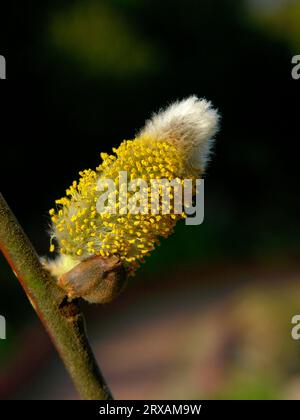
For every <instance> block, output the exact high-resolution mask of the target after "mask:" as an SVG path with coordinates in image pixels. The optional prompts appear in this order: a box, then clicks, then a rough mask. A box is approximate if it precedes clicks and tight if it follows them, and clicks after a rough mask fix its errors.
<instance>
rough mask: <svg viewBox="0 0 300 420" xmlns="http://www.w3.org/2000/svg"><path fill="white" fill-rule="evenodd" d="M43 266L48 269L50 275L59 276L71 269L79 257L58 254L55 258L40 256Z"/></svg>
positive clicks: (78, 261)
mask: <svg viewBox="0 0 300 420" xmlns="http://www.w3.org/2000/svg"><path fill="white" fill-rule="evenodd" d="M40 261H41V263H42V264H43V266H44V267H45V268H46V269H47V270H48V271H50V273H51V274H52V276H54V277H56V278H59V277H60V276H62V275H63V274H64V273H67V272H68V271H70V270H72V268H74V267H75V266H76V265H77V264H79V263H80V258H75V257H72V256H70V255H65V254H58V255H56V257H55V259H49V258H47V257H41V258H40Z"/></svg>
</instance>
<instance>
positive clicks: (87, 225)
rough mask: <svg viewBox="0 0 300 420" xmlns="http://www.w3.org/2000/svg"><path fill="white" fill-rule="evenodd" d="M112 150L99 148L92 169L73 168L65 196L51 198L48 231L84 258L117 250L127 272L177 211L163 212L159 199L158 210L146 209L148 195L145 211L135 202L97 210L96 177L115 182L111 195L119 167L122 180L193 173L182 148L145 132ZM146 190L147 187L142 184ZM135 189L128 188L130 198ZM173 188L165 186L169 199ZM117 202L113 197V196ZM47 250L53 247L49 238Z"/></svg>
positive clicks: (162, 233) (180, 177)
mask: <svg viewBox="0 0 300 420" xmlns="http://www.w3.org/2000/svg"><path fill="white" fill-rule="evenodd" d="M113 153H114V154H111V155H109V154H107V153H101V158H102V163H101V165H100V166H99V167H98V168H96V169H95V170H91V169H88V170H84V171H81V172H80V173H79V175H80V179H79V181H78V182H77V181H74V182H73V183H72V185H71V186H70V187H69V188H68V189H67V190H66V196H65V197H63V198H61V199H59V200H56V205H57V208H56V210H54V209H51V210H50V212H49V213H50V215H51V219H52V222H53V237H55V239H56V241H57V244H58V249H59V251H60V252H61V253H64V254H67V255H70V256H74V257H80V258H87V257H89V256H92V255H102V256H110V255H113V254H115V255H118V256H119V257H120V258H121V259H122V260H123V262H124V265H125V266H126V267H127V269H128V271H129V272H131V273H133V272H134V271H135V269H136V268H137V267H138V266H139V262H143V261H144V257H145V256H147V255H148V254H149V253H150V252H151V251H152V250H153V249H154V248H155V246H156V245H158V244H159V238H160V237H168V236H169V235H170V234H171V233H172V231H173V228H174V226H175V224H176V222H177V221H178V220H179V219H182V218H184V217H185V214H184V213H181V214H174V213H171V214H163V210H164V203H161V202H160V204H159V208H157V209H156V210H157V213H158V214H151V203H150V199H149V201H148V202H147V203H146V206H147V207H148V214H140V213H137V214H135V211H134V210H135V206H134V205H132V206H131V207H129V208H128V213H127V214H122V211H121V210H122V209H120V208H117V210H118V211H117V213H116V214H112V213H111V212H109V211H106V212H103V213H101V214H100V213H98V211H97V209H96V204H97V200H98V198H99V196H100V194H101V193H100V192H99V191H98V189H97V182H98V181H99V179H100V180H103V179H112V180H114V181H115V184H116V187H117V188H116V192H115V193H114V194H115V195H116V198H118V197H119V194H120V193H121V191H119V173H120V171H127V174H128V182H129V181H130V180H132V179H137V178H139V179H143V180H145V181H147V182H148V185H150V180H151V179H162V178H166V179H168V180H169V181H172V180H173V179H177V182H178V184H180V183H181V184H182V183H183V179H185V178H190V179H191V178H192V179H195V174H194V173H193V171H192V169H191V168H190V166H189V165H188V162H187V161H186V158H185V155H184V151H183V150H180V149H178V148H177V147H175V145H173V144H172V143H171V142H168V141H155V140H153V139H151V138H149V137H142V138H137V139H134V140H124V141H123V142H122V143H121V145H120V146H119V147H118V148H113ZM148 191H150V189H149V188H148ZM134 194H135V193H134V192H132V193H130V192H129V193H128V199H130V198H131V197H132V196H133V195H134ZM173 196H174V191H170V200H171V203H172V199H173ZM117 202H118V200H117ZM50 251H54V246H53V245H52V244H51V246H50Z"/></svg>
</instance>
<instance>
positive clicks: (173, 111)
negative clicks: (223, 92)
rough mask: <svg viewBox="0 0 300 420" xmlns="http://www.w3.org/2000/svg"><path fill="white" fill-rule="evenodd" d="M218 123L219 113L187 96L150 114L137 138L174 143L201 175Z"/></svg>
mask: <svg viewBox="0 0 300 420" xmlns="http://www.w3.org/2000/svg"><path fill="white" fill-rule="evenodd" d="M219 120H220V116H219V113H218V111H217V110H216V109H214V108H213V107H212V104H211V102H209V101H207V100H206V99H199V98H197V96H190V97H188V98H186V99H183V100H181V101H176V102H174V103H172V104H171V105H170V106H168V107H167V108H165V109H161V110H160V111H159V112H158V113H156V114H153V116H152V118H150V119H149V120H148V121H146V124H145V126H144V128H143V129H142V130H141V131H140V132H139V136H149V137H151V138H154V139H156V140H161V141H165V140H169V141H172V142H174V144H176V146H178V147H179V148H181V149H182V150H183V152H184V153H185V155H186V158H187V159H188V162H189V163H190V164H191V166H192V167H193V168H195V169H197V170H199V171H201V172H204V170H205V168H206V166H207V163H208V161H209V156H210V152H211V147H212V145H213V143H214V135H215V134H216V133H217V131H218V128H219Z"/></svg>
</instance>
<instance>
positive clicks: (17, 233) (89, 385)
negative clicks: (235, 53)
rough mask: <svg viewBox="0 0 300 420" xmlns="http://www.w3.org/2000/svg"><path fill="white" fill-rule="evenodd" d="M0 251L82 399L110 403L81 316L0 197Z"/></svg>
mask: <svg viewBox="0 0 300 420" xmlns="http://www.w3.org/2000/svg"><path fill="white" fill-rule="evenodd" d="M0 249H1V251H2V252H3V254H4V256H5V257H6V259H7V261H8V262H9V264H10V266H11V268H12V270H13V271H14V273H15V275H16V277H17V278H18V280H19V282H20V283H21V285H22V287H23V289H24V290H25V293H26V295H27V297H28V299H29V301H30V303H31V305H32V306H33V308H34V310H35V311H36V312H37V314H38V316H39V318H40V319H41V321H42V322H43V324H44V326H45V327H46V329H47V331H48V333H49V335H50V337H51V338H52V341H53V343H54V344H55V346H56V348H57V350H58V352H59V354H60V355H61V358H62V359H63V361H64V363H65V366H66V368H67V370H68V371H69V373H70V375H71V377H72V379H73V381H74V384H75V386H76V388H77V390H78V392H79V394H80V396H81V398H83V399H89V400H108V399H112V395H111V393H110V390H109V389H108V387H107V385H106V383H105V380H104V378H103V376H102V374H101V372H100V369H99V368H98V366H97V362H96V360H95V357H94V355H93V352H92V350H91V347H90V344H89V342H88V339H87V336H86V332H85V326H84V319H83V315H82V314H81V312H80V310H79V307H78V303H77V302H76V301H73V302H68V300H67V299H66V298H65V295H64V292H63V291H62V289H60V288H59V287H58V286H57V285H56V282H55V280H54V279H53V278H52V277H51V276H50V274H49V273H48V272H47V271H46V270H45V269H44V268H43V266H42V265H41V263H40V261H39V258H38V255H37V253H36V251H35V249H34V248H33V246H32V244H31V243H30V241H29V239H28V238H27V236H26V235H25V233H24V232H23V230H22V228H21V226H20V225H19V223H18V221H17V219H16V218H15V216H14V215H13V213H12V211H11V210H10V208H9V207H8V205H7V203H6V201H5V200H4V198H3V196H2V194H1V193H0Z"/></svg>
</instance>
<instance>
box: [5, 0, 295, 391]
mask: <svg viewBox="0 0 300 420" xmlns="http://www.w3.org/2000/svg"><path fill="white" fill-rule="evenodd" d="M7 8H8V10H7V13H4V14H3V15H2V16H1V38H0V54H2V55H4V56H5V57H6V60H7V78H8V80H7V81H6V82H2V83H1V90H0V91H1V95H2V96H1V97H2V107H1V116H2V118H1V128H2V133H1V149H0V150H1V152H0V164H1V168H0V171H1V172H0V176H1V178H0V179H1V191H2V193H3V194H4V196H5V198H6V200H7V201H8V202H9V204H10V206H11V207H12V209H13V211H14V212H15V214H16V215H17V217H18V219H19V221H20V222H21V224H22V226H23V227H24V229H25V230H26V232H27V233H28V235H29V237H30V239H31V240H32V242H33V244H34V245H35V247H36V249H37V250H38V252H39V254H40V255H46V254H47V253H48V247H49V238H48V235H47V230H48V224H49V218H48V209H50V208H51V207H52V205H53V201H54V200H55V199H56V198H58V197H60V196H62V195H63V194H64V190H65V188H66V187H67V186H69V184H70V183H71V182H72V181H73V179H76V178H77V177H78V171H79V170H82V169H85V168H94V167H95V166H97V165H98V164H99V162H100V156H99V154H100V152H109V151H111V148H112V146H116V145H118V144H119V143H120V141H122V140H123V139H124V138H126V139H129V138H133V137H134V134H135V133H136V131H137V130H138V129H139V128H140V127H141V126H142V125H143V124H144V121H145V119H146V118H148V117H149V116H150V114H151V112H152V111H155V110H157V109H158V108H160V107H161V106H164V105H166V104H168V103H170V102H171V101H173V100H175V99H180V98H184V97H186V96H189V95H191V94H196V95H198V96H199V97H206V98H207V99H209V100H211V101H212V102H213V104H214V105H215V106H216V107H217V108H218V109H219V110H220V112H221V114H222V124H221V131H220V133H219V134H218V136H217V141H216V147H215V150H214V156H213V159H212V162H211V164H210V167H209V170H208V174H207V177H206V181H205V189H206V191H205V221H204V223H203V224H202V225H201V226H185V225H184V223H182V224H179V225H178V226H177V227H176V231H175V234H174V235H173V236H172V237H170V238H169V239H168V240H167V241H163V243H162V245H161V247H159V249H157V250H156V251H155V252H154V253H153V255H152V256H151V258H149V259H148V260H147V263H146V264H145V265H144V266H143V267H142V268H141V269H140V270H139V272H138V274H137V276H136V277H135V278H134V279H133V280H132V281H131V282H130V284H129V286H128V288H127V290H126V292H125V293H124V294H123V295H122V296H121V297H120V298H119V299H117V301H115V302H114V303H112V304H110V305H107V306H105V307H99V306H88V305H84V310H85V312H86V313H87V324H88V329H89V334H90V337H91V341H92V344H93V347H94V348H95V351H96V354H97V357H98V358H99V362H100V364H101V366H102V369H103V371H104V373H105V375H106V377H107V380H108V382H109V384H110V386H111V388H112V390H113V392H114V394H115V397H116V398H120V399H122V398H124V399H126V398H132V399H135V398H144V399H150V398H169V399H177V398H179V399H180V398H186V399H189V398H199V399H200V398H300V341H294V340H292V338H291V334H290V331H291V318H292V316H293V315H295V314H297V313H298V314H300V283H299V281H300V265H299V255H300V252H299V250H300V218H299V212H300V199H299V169H298V168H299V146H298V141H299V132H298V123H299V108H300V107H299V98H300V96H299V87H300V81H299V80H298V81H297V80H293V79H292V77H291V70H292V64H291V59H292V57H293V56H294V55H297V54H300V3H299V1H297V0H260V1H258V0H243V1H242V0H236V1H234V0H198V1H196V0H195V1H194V0H172V1H171V0H165V1H158V0H140V1H138V0H103V1H97V0H85V1H83V0H77V1H66V0H60V1H57V0H52V1H51V2H50V1H44V2H38V1H33V0H32V1H29V2H26V4H24V3H21V4H20V2H16V1H12V2H10V4H9V6H7ZM0 314H2V315H5V317H6V319H7V339H6V340H1V341H0V399H6V398H9V399H17V398H21V399H42V398H46V399H52V398H76V393H75V391H74V389H73V387H72V384H71V382H70V380H69V379H68V376H67V374H66V372H65V371H64V368H63V366H62V364H61V363H60V361H59V360H58V356H57V355H56V354H55V352H54V350H53V348H52V345H51V343H50V342H49V339H48V337H47V336H46V334H45V333H44V330H43V328H42V327H41V326H40V324H39V321H38V320H37V319H36V316H35V314H34V313H33V310H32V308H31V307H30V305H29V303H28V301H27V299H26V297H25V295H24V293H23V291H22V290H21V288H20V286H19V284H18V283H17V281H16V279H15V278H14V276H13V274H12V273H11V271H10V269H9V267H8V265H7V263H6V262H5V260H4V258H3V257H2V256H1V257H0Z"/></svg>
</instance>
